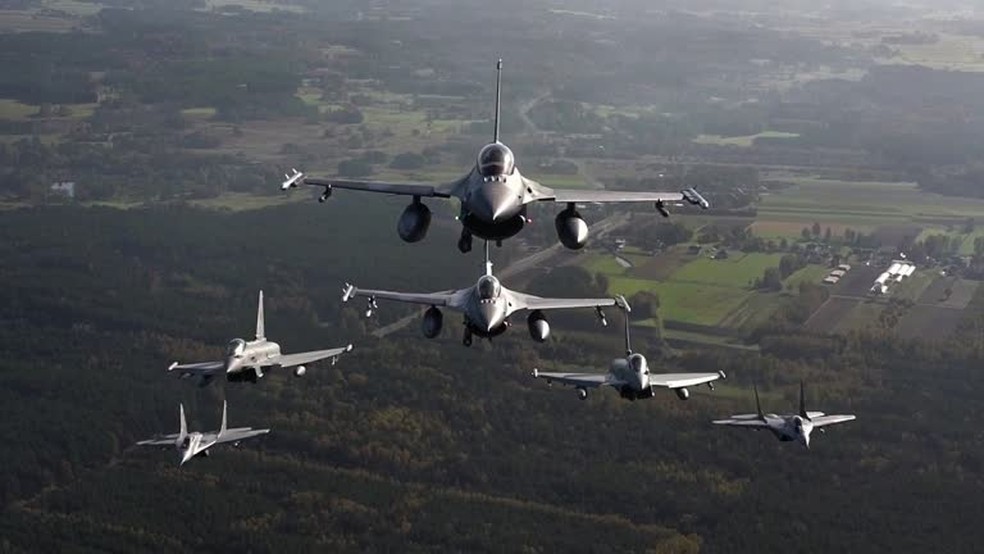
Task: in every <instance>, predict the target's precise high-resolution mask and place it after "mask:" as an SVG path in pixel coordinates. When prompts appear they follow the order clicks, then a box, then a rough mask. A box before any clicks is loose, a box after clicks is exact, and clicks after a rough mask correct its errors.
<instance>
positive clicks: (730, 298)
mask: <svg viewBox="0 0 984 554" xmlns="http://www.w3.org/2000/svg"><path fill="white" fill-rule="evenodd" d="M609 283H610V285H609V290H610V291H611V292H613V293H619V294H625V295H631V294H634V293H636V292H638V291H640V290H646V291H651V292H655V293H656V294H658V295H659V301H660V313H661V314H662V316H663V319H667V320H673V321H682V322H685V323H696V324H699V325H717V324H718V323H719V322H720V321H721V320H723V319H724V318H725V317H726V316H727V315H728V314H730V313H731V312H732V311H734V310H735V309H736V308H738V307H739V306H741V305H742V303H743V302H744V301H745V299H746V298H747V297H748V296H749V295H750V294H751V292H749V291H741V290H737V289H735V288H732V287H722V286H715V285H707V284H699V283H678V282H673V281H665V282H662V283H660V282H656V281H647V280H644V279H631V278H625V277H610V278H609Z"/></svg>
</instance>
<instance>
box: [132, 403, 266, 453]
mask: <svg viewBox="0 0 984 554" xmlns="http://www.w3.org/2000/svg"><path fill="white" fill-rule="evenodd" d="M178 406H179V411H180V414H181V431H180V432H178V433H173V434H170V435H160V436H157V437H155V438H152V439H149V440H145V441H140V442H138V443H137V445H138V446H160V447H167V446H173V447H174V448H176V449H177V450H178V452H179V453H180V455H181V462H180V463H179V465H185V462H187V461H188V460H190V459H192V458H197V457H208V449H209V448H212V447H213V446H215V445H217V444H223V443H227V442H231V443H233V444H234V445H236V446H238V445H239V443H240V441H244V440H246V439H250V438H253V437H257V436H260V435H265V434H267V433H269V432H270V430H269V429H253V428H251V427H236V428H234V429H229V428H227V427H226V403H225V402H222V425H221V427H219V430H218V431H217V432H206V433H200V432H197V431H195V432H192V433H189V432H188V424H187V423H186V422H185V412H184V404H179V405H178Z"/></svg>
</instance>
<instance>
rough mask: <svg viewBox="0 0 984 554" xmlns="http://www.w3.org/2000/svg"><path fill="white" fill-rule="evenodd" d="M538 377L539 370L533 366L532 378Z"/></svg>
mask: <svg viewBox="0 0 984 554" xmlns="http://www.w3.org/2000/svg"><path fill="white" fill-rule="evenodd" d="M539 377H540V370H539V369H537V368H535V367H534V368H533V378H534V379H538V378H539Z"/></svg>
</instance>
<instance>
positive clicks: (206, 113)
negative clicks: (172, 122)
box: [181, 106, 216, 119]
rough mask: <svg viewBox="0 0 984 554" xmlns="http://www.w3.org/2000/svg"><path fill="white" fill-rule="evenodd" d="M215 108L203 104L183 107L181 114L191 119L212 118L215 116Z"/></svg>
mask: <svg viewBox="0 0 984 554" xmlns="http://www.w3.org/2000/svg"><path fill="white" fill-rule="evenodd" d="M215 113H216V110H215V108H212V107H208V106H203V107H200V108H185V109H183V110H181V115H183V116H184V117H190V118H192V119H212V118H213V117H215Z"/></svg>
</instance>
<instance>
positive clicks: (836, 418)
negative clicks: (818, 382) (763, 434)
mask: <svg viewBox="0 0 984 554" xmlns="http://www.w3.org/2000/svg"><path fill="white" fill-rule="evenodd" d="M754 390H755V409H756V410H757V411H758V413H754V414H742V415H733V416H731V417H730V418H728V419H719V420H716V421H714V424H715V425H730V426H732V427H744V428H747V429H755V430H757V431H758V430H762V429H768V430H769V431H771V432H772V434H773V435H775V436H776V438H777V439H779V440H780V441H783V442H788V441H796V442H798V443H800V444H802V445H803V446H804V447H806V448H810V433H812V432H813V430H814V429H820V432H821V433H823V432H824V429H823V427H824V426H826V425H833V424H835V423H843V422H845V421H852V420H854V419H855V417H854V416H853V415H824V413H823V412H808V411H806V401H805V399H804V393H803V382H802V381H800V401H799V413H798V414H795V415H776V414H766V413H763V412H762V404H761V403H760V402H759V394H758V387H755V389H754Z"/></svg>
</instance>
